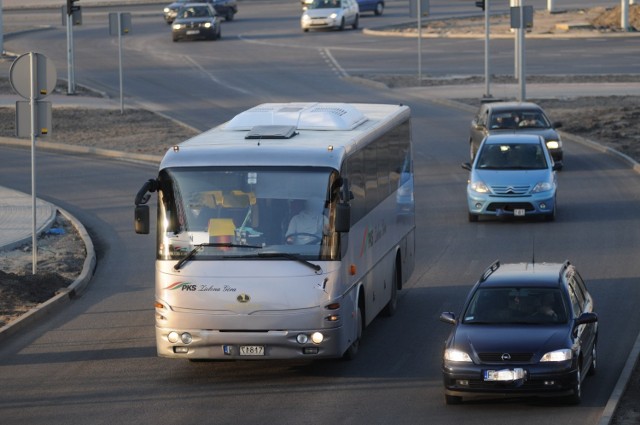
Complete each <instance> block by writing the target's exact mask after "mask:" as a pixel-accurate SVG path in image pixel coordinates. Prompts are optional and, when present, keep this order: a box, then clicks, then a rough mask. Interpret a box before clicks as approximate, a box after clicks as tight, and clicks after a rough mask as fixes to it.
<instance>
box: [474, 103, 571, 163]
mask: <svg viewBox="0 0 640 425" xmlns="http://www.w3.org/2000/svg"><path fill="white" fill-rule="evenodd" d="M559 127H562V123H560V122H553V123H552V122H551V121H550V120H549V118H548V117H547V115H546V114H545V113H544V110H543V109H542V108H541V107H540V106H539V105H537V104H535V103H532V102H486V103H483V104H481V105H480V108H479V109H478V112H477V113H476V115H475V116H474V117H473V120H472V121H471V127H470V129H469V154H470V157H471V160H473V158H474V157H475V155H476V153H477V152H478V148H479V147H480V143H482V140H483V139H484V138H485V137H486V136H487V135H489V134H506V133H519V134H522V133H524V134H536V135H538V136H542V137H543V138H544V140H545V143H546V144H547V149H549V153H550V154H551V157H552V158H553V160H554V161H555V162H556V164H558V169H562V166H563V163H562V162H563V156H564V155H563V150H562V140H561V139H560V135H559V134H558V132H557V131H556V129H557V128H559Z"/></svg>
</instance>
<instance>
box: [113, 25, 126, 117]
mask: <svg viewBox="0 0 640 425" xmlns="http://www.w3.org/2000/svg"><path fill="white" fill-rule="evenodd" d="M130 32H131V13H122V12H112V13H109V35H112V36H113V35H117V36H118V63H119V66H118V70H119V74H120V113H121V114H124V89H123V77H122V36H123V35H127V34H129V33H130Z"/></svg>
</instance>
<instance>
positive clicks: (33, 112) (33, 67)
mask: <svg viewBox="0 0 640 425" xmlns="http://www.w3.org/2000/svg"><path fill="white" fill-rule="evenodd" d="M36 60H37V59H36V56H35V54H34V53H33V52H30V53H29V68H30V70H29V72H30V74H31V75H30V78H31V93H30V95H29V104H30V106H31V231H32V235H31V245H32V246H33V249H32V250H31V251H32V253H33V254H32V260H31V263H32V264H31V272H32V273H33V274H36V273H37V271H38V240H37V237H36V90H37V88H36V73H37V70H36Z"/></svg>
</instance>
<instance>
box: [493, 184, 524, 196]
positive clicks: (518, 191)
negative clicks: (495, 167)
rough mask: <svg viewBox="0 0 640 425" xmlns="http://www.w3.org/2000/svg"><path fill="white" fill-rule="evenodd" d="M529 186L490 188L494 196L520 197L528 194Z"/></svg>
mask: <svg viewBox="0 0 640 425" xmlns="http://www.w3.org/2000/svg"><path fill="white" fill-rule="evenodd" d="M530 187H531V186H529V185H519V186H491V190H492V191H493V193H495V194H496V195H501V196H522V195H526V194H527V193H529V188H530Z"/></svg>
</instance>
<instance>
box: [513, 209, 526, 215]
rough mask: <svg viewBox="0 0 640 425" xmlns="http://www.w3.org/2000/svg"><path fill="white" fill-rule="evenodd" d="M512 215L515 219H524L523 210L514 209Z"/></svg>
mask: <svg viewBox="0 0 640 425" xmlns="http://www.w3.org/2000/svg"><path fill="white" fill-rule="evenodd" d="M513 215H515V216H516V217H524V208H516V209H515V210H513Z"/></svg>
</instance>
